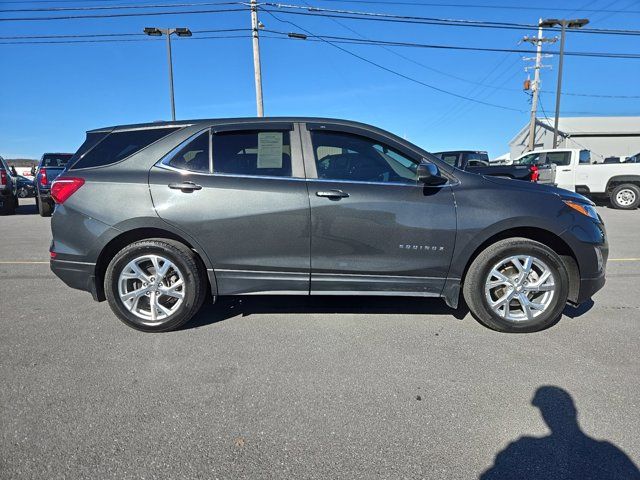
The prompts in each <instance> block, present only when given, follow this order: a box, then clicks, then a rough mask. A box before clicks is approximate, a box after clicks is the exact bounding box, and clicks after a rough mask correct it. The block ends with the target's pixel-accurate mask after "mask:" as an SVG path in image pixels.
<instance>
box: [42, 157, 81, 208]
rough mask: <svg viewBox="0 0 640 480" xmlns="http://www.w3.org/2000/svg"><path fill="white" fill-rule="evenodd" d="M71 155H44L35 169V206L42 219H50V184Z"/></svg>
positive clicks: (51, 206)
mask: <svg viewBox="0 0 640 480" xmlns="http://www.w3.org/2000/svg"><path fill="white" fill-rule="evenodd" d="M72 156H73V154H72V153H45V154H44V155H42V158H41V159H40V163H38V166H37V167H36V172H35V175H34V179H33V183H34V185H35V187H36V206H37V207H38V212H39V213H40V216H42V217H50V216H51V213H52V212H53V200H52V199H51V194H50V191H51V184H52V183H53V181H54V180H55V179H56V178H57V177H58V175H60V174H61V173H62V172H63V170H64V169H65V167H66V166H67V162H68V161H69V159H70V158H71V157H72Z"/></svg>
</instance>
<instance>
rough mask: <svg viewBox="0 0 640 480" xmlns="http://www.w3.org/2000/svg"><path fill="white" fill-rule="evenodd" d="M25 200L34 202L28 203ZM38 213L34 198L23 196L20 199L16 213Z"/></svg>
mask: <svg viewBox="0 0 640 480" xmlns="http://www.w3.org/2000/svg"><path fill="white" fill-rule="evenodd" d="M25 202H33V203H26V204H25ZM37 213H38V208H37V207H36V204H35V201H34V200H32V199H30V198H29V199H26V198H21V199H20V200H18V208H16V215H34V214H37Z"/></svg>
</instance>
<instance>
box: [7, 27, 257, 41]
mask: <svg viewBox="0 0 640 480" xmlns="http://www.w3.org/2000/svg"><path fill="white" fill-rule="evenodd" d="M250 30H251V29H250V28H221V29H215V30H191V33H216V32H218V33H220V32H245V31H250ZM120 36H124V37H131V36H141V37H142V36H144V37H146V36H147V35H146V34H145V33H133V32H124V33H86V34H63V35H19V36H10V37H0V40H32V39H38V40H41V39H61V38H62V39H63V38H98V37H120ZM185 38H189V37H185Z"/></svg>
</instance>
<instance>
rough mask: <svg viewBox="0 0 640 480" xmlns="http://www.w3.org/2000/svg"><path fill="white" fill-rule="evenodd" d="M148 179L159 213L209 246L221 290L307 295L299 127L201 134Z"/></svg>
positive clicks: (270, 125) (265, 125)
mask: <svg viewBox="0 0 640 480" xmlns="http://www.w3.org/2000/svg"><path fill="white" fill-rule="evenodd" d="M149 183H150V188H151V194H152V197H153V202H154V204H155V207H156V210H157V212H158V215H160V217H162V218H163V219H164V220H166V221H167V222H169V223H171V224H172V225H174V226H176V227H178V228H180V229H182V230H184V231H186V232H187V233H188V234H189V235H191V236H192V237H193V238H194V239H195V240H196V241H197V242H198V243H199V244H200V245H201V246H202V247H203V248H204V249H205V251H206V253H207V255H208V256H209V258H210V259H211V261H212V263H213V265H214V271H215V276H216V281H217V284H218V293H219V294H220V295H237V294H248V293H290V294H291V293H299V294H308V293H309V276H310V265H309V262H310V236H309V235H310V234H309V221H310V220H309V215H310V213H309V196H308V193H307V187H306V181H305V178H304V167H303V164H302V156H301V153H300V137H299V133H298V130H297V129H296V128H294V125H293V124H291V123H274V122H257V123H251V124H248V123H245V124H236V125H225V126H220V127H213V128H212V129H206V130H204V131H201V132H200V133H199V134H196V135H194V136H193V137H191V138H190V139H189V140H187V141H186V142H184V143H183V144H182V145H181V146H179V147H177V148H176V149H174V151H173V152H171V153H169V154H168V155H167V156H166V157H165V158H164V159H163V160H162V161H160V162H159V163H158V164H157V165H156V166H154V167H153V168H152V169H151V172H150V178H149Z"/></svg>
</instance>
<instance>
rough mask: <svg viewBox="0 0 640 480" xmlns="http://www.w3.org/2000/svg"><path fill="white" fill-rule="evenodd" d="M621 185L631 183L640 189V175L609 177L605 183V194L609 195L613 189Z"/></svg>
mask: <svg viewBox="0 0 640 480" xmlns="http://www.w3.org/2000/svg"><path fill="white" fill-rule="evenodd" d="M623 183H632V184H634V185H635V186H637V187H638V188H640V175H616V176H615V177H611V178H610V179H609V181H608V182H607V189H606V192H607V194H609V195H611V192H613V189H614V188H616V187H617V186H618V185H622V184H623Z"/></svg>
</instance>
